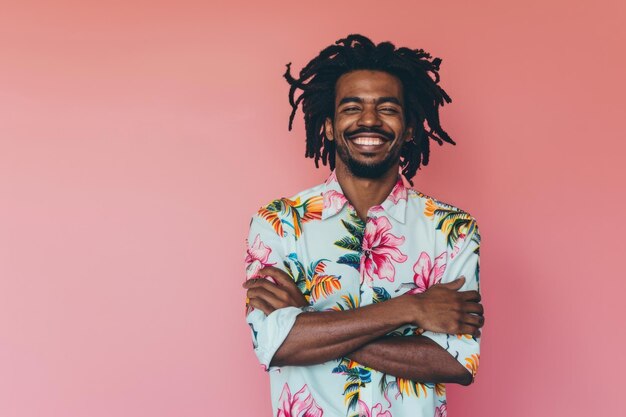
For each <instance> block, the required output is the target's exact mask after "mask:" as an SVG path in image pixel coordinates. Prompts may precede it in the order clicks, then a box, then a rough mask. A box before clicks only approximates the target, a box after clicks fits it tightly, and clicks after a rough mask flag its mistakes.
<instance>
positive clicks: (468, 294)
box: [461, 290, 481, 303]
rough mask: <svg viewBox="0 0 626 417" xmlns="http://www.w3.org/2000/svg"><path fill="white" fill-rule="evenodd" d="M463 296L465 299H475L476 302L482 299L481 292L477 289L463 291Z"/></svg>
mask: <svg viewBox="0 0 626 417" xmlns="http://www.w3.org/2000/svg"><path fill="white" fill-rule="evenodd" d="M461 297H462V298H463V300H465V301H474V302H476V303H477V302H479V301H480V299H481V297H480V293H479V292H478V291H476V290H471V291H461Z"/></svg>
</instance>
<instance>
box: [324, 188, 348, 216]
mask: <svg viewBox="0 0 626 417" xmlns="http://www.w3.org/2000/svg"><path fill="white" fill-rule="evenodd" d="M322 198H323V200H324V209H326V210H329V212H330V213H331V214H336V213H339V210H341V208H342V207H343V206H344V204H345V203H346V201H348V200H347V199H346V196H345V195H343V194H341V193H340V192H337V191H335V190H327V191H325V192H324V193H323V194H322Z"/></svg>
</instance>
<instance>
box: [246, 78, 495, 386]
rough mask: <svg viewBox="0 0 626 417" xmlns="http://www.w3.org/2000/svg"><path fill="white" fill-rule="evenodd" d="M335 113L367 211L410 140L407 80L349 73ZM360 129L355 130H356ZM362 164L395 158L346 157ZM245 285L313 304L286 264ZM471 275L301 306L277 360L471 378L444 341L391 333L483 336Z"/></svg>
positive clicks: (341, 167)
mask: <svg viewBox="0 0 626 417" xmlns="http://www.w3.org/2000/svg"><path fill="white" fill-rule="evenodd" d="M335 93H336V94H335V118H334V120H331V119H327V120H326V124H325V133H326V136H327V137H328V138H329V139H331V140H335V141H336V145H337V146H336V147H337V153H338V158H336V174H337V180H338V181H339V184H340V185H341V188H342V190H343V191H344V194H345V195H346V197H347V199H348V201H349V202H350V203H351V204H352V206H353V207H354V208H355V209H356V211H357V214H358V215H359V217H361V219H363V220H366V219H367V213H368V211H369V209H370V208H371V207H373V206H375V205H378V204H381V203H382V202H383V201H384V200H385V199H386V198H387V196H388V195H389V193H390V192H391V190H392V188H393V186H394V184H395V182H396V180H397V173H398V169H399V162H400V160H399V151H400V147H401V146H402V143H403V142H404V141H407V140H410V139H411V135H412V129H411V128H410V127H407V126H406V123H405V120H404V116H403V115H404V112H403V95H402V83H401V82H400V81H399V80H398V79H397V78H396V77H394V76H392V75H390V74H388V73H385V72H381V71H369V70H359V71H353V72H350V73H347V74H344V75H343V76H342V77H340V78H339V80H338V81H337V84H336V88H335ZM355 132H356V133H355ZM349 158H350V159H352V160H353V161H356V162H357V163H360V164H365V165H376V164H383V163H384V162H385V161H388V162H390V164H389V168H388V169H387V170H385V172H382V173H381V174H380V175H378V176H377V177H376V178H363V177H359V176H356V175H354V174H353V173H352V172H351V170H350V167H349V164H348V163H346V161H344V159H349ZM259 276H260V277H266V276H269V277H272V278H273V279H274V281H275V282H276V283H275V284H274V283H272V282H271V281H270V280H267V279H265V278H259V279H251V280H248V281H246V282H245V283H244V284H243V286H244V288H246V289H247V290H248V291H247V296H248V300H249V305H250V306H252V307H254V308H258V309H260V310H261V311H263V312H264V313H265V314H270V313H271V312H272V311H274V310H276V309H278V308H283V307H288V306H295V307H301V306H306V305H308V303H307V301H306V299H305V298H304V296H303V295H302V293H301V292H300V291H299V290H298V288H297V287H296V285H295V283H294V282H293V280H292V279H291V278H290V277H289V276H288V275H287V274H286V273H285V272H284V271H282V270H280V269H278V268H275V267H266V268H263V269H262V270H261V271H259ZM464 283H465V278H464V277H459V278H458V279H457V280H455V281H452V282H450V283H446V284H437V285H434V286H432V287H430V288H429V289H428V290H426V291H425V292H423V293H421V294H404V295H401V296H399V297H395V298H392V299H391V300H388V301H385V302H382V303H376V304H372V305H367V306H364V307H360V308H357V309H353V310H347V311H321V312H314V313H302V314H300V315H299V316H298V317H297V318H296V322H295V324H294V326H293V327H292V329H291V331H290V333H289V334H288V336H287V338H286V339H285V341H284V342H283V344H282V345H281V346H280V348H279V349H278V350H277V351H276V353H275V355H274V357H273V359H272V362H271V365H272V366H286V365H299V366H306V365H313V364H319V363H323V362H326V361H329V360H333V359H336V358H338V357H343V356H348V357H350V358H351V359H352V360H354V361H356V362H358V363H360V364H362V365H365V366H368V367H370V368H373V369H376V370H378V371H381V372H385V373H387V374H390V375H394V376H397V377H403V378H408V379H411V380H417V381H424V382H434V383H439V382H451V383H459V384H462V385H468V384H470V383H471V382H472V376H471V374H470V373H469V372H468V370H467V369H465V368H464V367H463V366H462V365H461V364H460V363H459V362H458V361H457V360H456V359H455V358H454V357H452V356H451V355H450V354H449V353H448V352H447V351H446V350H445V349H443V348H442V347H441V346H439V345H438V344H436V343H435V342H433V341H432V340H431V339H429V338H427V337H425V336H420V335H417V336H413V337H388V336H386V335H387V334H388V333H390V332H392V331H393V330H395V329H397V328H399V327H401V326H403V325H413V326H416V327H418V328H420V329H422V330H429V331H433V332H438V333H448V334H470V335H473V336H475V337H479V336H480V328H481V327H482V326H483V324H484V318H483V307H482V305H481V304H480V295H479V294H478V292H477V291H458V290H459V289H460V288H461V287H462V286H463V284H464Z"/></svg>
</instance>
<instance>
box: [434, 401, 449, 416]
mask: <svg viewBox="0 0 626 417" xmlns="http://www.w3.org/2000/svg"><path fill="white" fill-rule="evenodd" d="M435 417H448V406H447V405H446V403H443V404H441V406H440V407H437V408H436V409H435Z"/></svg>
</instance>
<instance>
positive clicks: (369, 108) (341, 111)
mask: <svg viewBox="0 0 626 417" xmlns="http://www.w3.org/2000/svg"><path fill="white" fill-rule="evenodd" d="M324 128H325V133H326V137H327V138H328V139H330V140H334V141H335V145H336V150H337V156H338V158H337V159H336V165H337V167H338V168H340V167H341V165H345V167H346V168H347V169H348V170H349V171H350V172H351V173H352V174H353V175H355V176H357V177H362V178H379V177H381V176H383V175H384V174H386V173H389V172H390V170H395V173H397V172H398V165H399V162H400V152H401V150H402V145H403V144H404V142H406V141H409V140H411V136H412V134H413V132H412V129H411V128H407V127H406V122H405V120H404V99H403V93H402V82H401V81H400V80H399V79H398V78H396V77H395V76H393V75H391V74H389V73H387V72H384V71H370V70H356V71H352V72H348V73H346V74H343V75H342V76H341V77H339V79H338V80H337V83H336V85H335V119H334V120H331V119H330V118H327V119H326V123H325V125H324Z"/></svg>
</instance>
